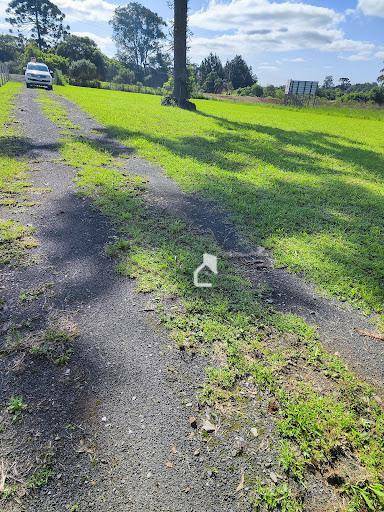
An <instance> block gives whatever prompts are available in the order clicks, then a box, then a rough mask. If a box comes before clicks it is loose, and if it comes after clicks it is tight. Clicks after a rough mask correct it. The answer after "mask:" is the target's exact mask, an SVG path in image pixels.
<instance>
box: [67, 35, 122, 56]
mask: <svg viewBox="0 0 384 512" xmlns="http://www.w3.org/2000/svg"><path fill="white" fill-rule="evenodd" d="M73 34H75V35H76V36H80V37H89V38H90V39H92V40H93V41H95V43H96V44H97V46H98V47H99V48H100V49H101V51H103V52H104V53H106V54H107V55H113V54H114V53H115V47H114V44H113V41H112V38H111V37H103V36H98V35H97V34H94V33H93V32H73Z"/></svg>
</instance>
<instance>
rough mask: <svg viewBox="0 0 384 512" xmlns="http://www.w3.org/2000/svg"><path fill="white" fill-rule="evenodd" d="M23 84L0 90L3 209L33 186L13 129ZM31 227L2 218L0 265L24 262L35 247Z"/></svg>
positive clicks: (0, 151)
mask: <svg viewBox="0 0 384 512" xmlns="http://www.w3.org/2000/svg"><path fill="white" fill-rule="evenodd" d="M20 87H21V84H18V83H11V82H9V83H7V84H6V85H4V86H3V87H1V88H0V207H1V206H4V207H6V206H8V207H12V206H17V204H18V202H19V201H20V199H21V198H22V195H23V192H24V190H25V188H26V187H28V186H29V185H30V184H29V182H28V181H27V179H26V168H27V166H26V163H25V162H23V161H21V160H20V159H18V158H17V155H18V154H19V151H20V144H21V139H20V137H18V135H17V133H16V131H15V128H14V126H12V124H11V121H12V109H13V106H14V99H15V97H16V95H17V94H18V93H19V92H20ZM32 232H33V230H32V228H29V227H25V226H23V225H21V224H20V223H18V222H16V221H14V220H11V219H8V220H6V219H2V218H0V265H5V264H10V263H11V264H18V263H21V262H23V261H24V256H25V249H31V248H33V247H36V245H37V242H36V240H34V239H33V238H32V237H31V234H32Z"/></svg>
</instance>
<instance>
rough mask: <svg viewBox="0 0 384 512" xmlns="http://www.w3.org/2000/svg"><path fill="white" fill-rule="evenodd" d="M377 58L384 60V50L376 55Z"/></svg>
mask: <svg viewBox="0 0 384 512" xmlns="http://www.w3.org/2000/svg"><path fill="white" fill-rule="evenodd" d="M375 57H376V58H378V59H381V60H384V50H380V51H378V52H377V53H375Z"/></svg>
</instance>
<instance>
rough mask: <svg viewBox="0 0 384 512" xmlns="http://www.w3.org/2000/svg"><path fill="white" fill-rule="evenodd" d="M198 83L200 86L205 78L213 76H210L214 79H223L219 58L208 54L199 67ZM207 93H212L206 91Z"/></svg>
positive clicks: (222, 69)
mask: <svg viewBox="0 0 384 512" xmlns="http://www.w3.org/2000/svg"><path fill="white" fill-rule="evenodd" d="M199 73H200V82H201V84H204V83H206V81H207V78H208V77H209V76H210V75H211V74H213V75H212V76H214V77H215V79H220V78H221V79H222V80H223V79H224V68H223V65H222V63H221V60H220V58H219V57H218V56H217V55H215V54H213V53H210V54H209V55H208V57H206V58H205V59H204V60H203V62H202V63H201V65H200V70H199ZM212 76H211V77H210V80H211V79H212ZM207 92H213V91H207Z"/></svg>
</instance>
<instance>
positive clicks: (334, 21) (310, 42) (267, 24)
mask: <svg viewBox="0 0 384 512" xmlns="http://www.w3.org/2000/svg"><path fill="white" fill-rule="evenodd" d="M383 1H384V0H383ZM343 20H344V15H342V14H340V13H338V12H336V11H335V10H334V9H329V8H325V7H318V6H314V5H310V4H305V3H299V2H298V1H297V0H296V1H286V2H283V3H276V2H274V1H272V0H230V1H229V2H227V3H223V0H221V1H220V2H218V1H217V0H211V1H210V3H209V4H208V6H207V7H206V8H203V9H201V10H199V11H197V12H195V13H192V14H191V16H190V24H191V26H192V27H195V28H200V29H205V30H208V31H215V32H216V33H215V34H212V36H211V37H207V36H205V37H196V38H194V39H192V41H191V53H192V56H193V58H195V59H199V58H201V57H202V56H204V55H205V54H206V53H207V49H208V50H211V51H214V52H217V53H219V54H220V55H221V56H222V57H229V56H230V55H233V54H234V53H241V54H244V55H248V56H252V55H254V54H257V53H259V54H260V53H265V52H286V51H295V50H302V49H306V50H308V49H309V50H321V51H327V52H353V53H355V54H357V53H359V54H361V53H363V52H372V51H373V50H374V48H375V47H374V45H373V44H372V43H369V42H365V41H354V40H350V39H346V38H345V36H344V33H343V31H342V30H341V28H340V24H341V22H342V21H343ZM217 32H218V34H217Z"/></svg>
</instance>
